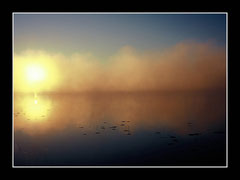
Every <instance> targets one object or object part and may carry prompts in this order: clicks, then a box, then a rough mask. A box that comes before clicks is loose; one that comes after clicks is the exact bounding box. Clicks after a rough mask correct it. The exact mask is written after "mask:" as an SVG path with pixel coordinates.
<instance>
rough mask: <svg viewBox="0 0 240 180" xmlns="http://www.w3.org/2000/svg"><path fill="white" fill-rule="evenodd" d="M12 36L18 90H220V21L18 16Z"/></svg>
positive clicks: (203, 18)
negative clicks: (38, 75) (35, 76)
mask: <svg viewBox="0 0 240 180" xmlns="http://www.w3.org/2000/svg"><path fill="white" fill-rule="evenodd" d="M14 32H15V33H14V48H15V49H14V50H15V56H14V76H15V83H14V87H15V89H16V90H19V91H27V90H28V91H32V88H33V87H34V88H35V89H36V87H37V85H38V86H39V87H38V89H39V91H40V87H41V90H42V91H58V92H60V91H63V92H65V91H77V92H78V91H138V90H149V91H150V90H154V91H155V90H156V91H158V90H202V89H219V88H221V89H225V80H226V15H225V14H219V15H216V14H208V15H207V14H205V15H203V14H201V15H196V14H195V15H194V14H188V15H186V14H185V15H183V14H182V15H177V14H175V15H167V14H165V15H163V14H158V15H157V14H154V15H153V14H151V15H150V14H144V15H143V14H141V15H140V14H134V15H133V14H132V15H129V14H120V15H119V14H114V15H112V14H110V15H109V14H108V15H106V14H95V15H93V14H91V15H89V14H88V15H87V14H75V15H69V14H65V15H49V14H48V15H44V14H40V15H39V14H38V15H30V14H28V15H26V14H25V15H24V14H16V15H15V16H14ZM34 62H36V63H38V64H39V63H40V64H42V66H43V67H42V69H43V70H45V71H46V73H45V74H46V78H45V80H44V81H42V83H45V84H42V85H41V86H40V83H38V84H37V85H36V84H34V83H32V84H29V88H28V86H27V84H26V83H27V82H26V77H25V76H24V73H26V70H24V68H25V67H26V66H30V65H31V64H33V63H34ZM38 66H39V65H38ZM31 72H32V71H31ZM31 76H32V75H30V76H29V77H31ZM27 77H28V76H27ZM29 77H28V78H29ZM30 85H31V86H33V87H32V88H30Z"/></svg>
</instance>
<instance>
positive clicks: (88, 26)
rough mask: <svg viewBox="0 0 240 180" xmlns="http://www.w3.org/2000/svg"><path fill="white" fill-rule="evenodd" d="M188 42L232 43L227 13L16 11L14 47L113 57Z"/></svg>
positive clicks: (16, 49)
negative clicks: (130, 48) (127, 51)
mask: <svg viewBox="0 0 240 180" xmlns="http://www.w3.org/2000/svg"><path fill="white" fill-rule="evenodd" d="M182 41H196V42H206V41H213V42H214V43H215V44H216V45H218V46H225V44H226V15H225V14H171V15H170V14H74V15H73V14H71V15H70V14H61V15H56V14H55V15H54V14H35V15H33V14H15V15H14V42H15V44H14V48H15V51H16V52H21V51H24V50H26V49H34V50H45V51H47V52H54V53H58V52H60V53H63V54H72V53H75V52H91V53H93V54H94V55H96V56H100V57H108V56H111V55H112V54H114V53H116V52H117V51H118V50H119V49H120V48H121V47H123V46H125V45H128V46H133V47H134V48H136V49H137V50H139V51H141V50H151V49H154V50H156V49H157V50H158V49H159V50H161V49H164V48H168V47H170V46H174V45H175V44H177V43H179V42H182Z"/></svg>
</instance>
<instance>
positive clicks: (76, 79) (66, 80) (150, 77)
mask: <svg viewBox="0 0 240 180" xmlns="http://www.w3.org/2000/svg"><path fill="white" fill-rule="evenodd" d="M225 57H226V54H225V49H224V48H221V47H218V46H216V45H214V44H213V43H210V42H209V43H196V42H194V41H192V42H182V43H179V44H177V45H175V46H173V47H171V48H168V49H165V50H164V51H156V50H149V51H141V52H139V51H137V50H136V49H135V48H134V47H131V46H125V47H123V48H121V49H120V50H119V51H118V52H116V53H115V54H114V55H112V56H110V57H109V58H106V59H99V58H97V57H95V56H94V54H92V53H85V54H83V53H82V54H81V53H75V54H73V55H71V56H65V55H63V54H60V53H59V54H49V53H46V52H44V51H33V50H28V51H25V52H22V53H20V54H15V59H14V78H15V84H14V89H15V92H31V91H32V88H29V87H28V85H27V84H26V85H25V86H23V83H24V82H25V80H24V79H21V78H24V77H23V76H22V74H23V73H24V72H22V71H21V70H22V68H21V67H22V66H23V65H24V63H27V62H28V61H30V62H31V63H33V62H36V63H37V62H41V61H46V63H45V64H46V65H45V67H51V66H54V67H56V68H55V69H54V71H53V70H52V69H50V70H51V71H49V73H48V74H47V76H48V78H47V79H46V80H47V81H48V83H45V84H42V85H41V86H39V87H38V90H39V92H55V93H60V92H65V93H72V92H115V91H120V92H129V91H131V92H135V91H189V90H190V91H192V90H194V91H203V90H209V89H210V90H211V89H214V90H216V89H220V90H222V89H223V90H224V89H225V86H226V84H225V81H226V62H225V61H226V60H225V59H226V58H225ZM50 62H51V64H49V63H50ZM54 80H55V82H54Z"/></svg>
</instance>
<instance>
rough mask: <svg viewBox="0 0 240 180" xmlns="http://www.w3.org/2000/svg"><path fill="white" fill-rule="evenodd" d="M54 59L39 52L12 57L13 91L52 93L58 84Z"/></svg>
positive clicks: (29, 52)
mask: <svg viewBox="0 0 240 180" xmlns="http://www.w3.org/2000/svg"><path fill="white" fill-rule="evenodd" d="M54 62H55V57H53V56H50V55H47V54H46V53H43V52H41V51H26V52H24V53H23V54H20V55H14V66H13V68H14V91H15V92H25V93H39V92H44V91H47V92H48V91H54V90H55V88H56V86H57V85H58V84H59V82H60V81H59V72H58V68H57V65H56V64H55V63H54Z"/></svg>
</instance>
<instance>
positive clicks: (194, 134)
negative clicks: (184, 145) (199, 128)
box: [188, 133, 200, 136]
mask: <svg viewBox="0 0 240 180" xmlns="http://www.w3.org/2000/svg"><path fill="white" fill-rule="evenodd" d="M188 135H189V136H198V135H200V133H192V134H188Z"/></svg>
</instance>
